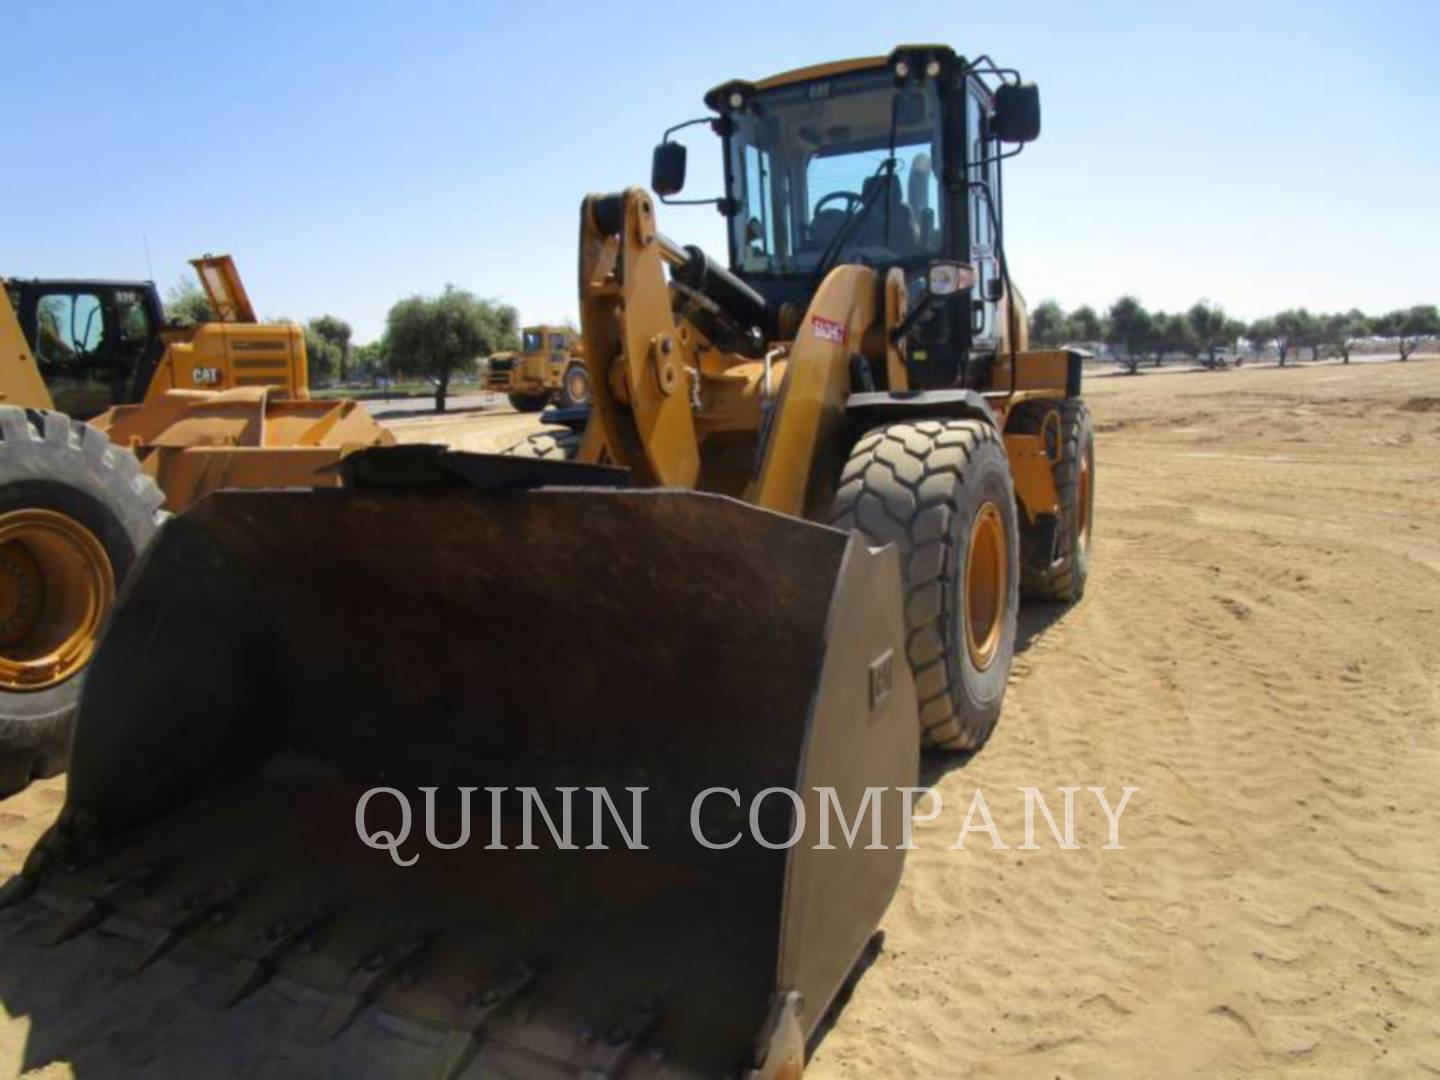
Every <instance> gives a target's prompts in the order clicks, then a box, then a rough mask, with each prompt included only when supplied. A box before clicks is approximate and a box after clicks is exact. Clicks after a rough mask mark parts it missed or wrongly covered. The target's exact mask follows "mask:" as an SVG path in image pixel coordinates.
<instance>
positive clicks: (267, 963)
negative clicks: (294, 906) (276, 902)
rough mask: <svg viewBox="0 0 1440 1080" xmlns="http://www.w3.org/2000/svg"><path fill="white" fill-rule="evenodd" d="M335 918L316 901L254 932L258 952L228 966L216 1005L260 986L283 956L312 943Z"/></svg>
mask: <svg viewBox="0 0 1440 1080" xmlns="http://www.w3.org/2000/svg"><path fill="white" fill-rule="evenodd" d="M334 917H335V909H334V908H333V907H331V906H330V905H327V904H317V905H315V906H314V907H312V908H309V909H307V910H306V911H303V912H301V913H300V914H298V915H296V916H294V917H293V918H289V919H282V920H281V921H280V922H277V923H272V924H271V925H269V926H267V927H266V928H265V929H264V930H262V931H261V932H260V934H259V935H258V938H259V941H258V955H256V956H253V957H246V958H245V959H243V960H241V961H239V962H238V963H237V964H236V965H235V966H234V967H233V968H231V969H230V974H229V976H228V977H227V978H226V980H225V988H224V990H223V991H221V994H220V997H219V1000H218V1001H217V1002H216V1006H217V1007H218V1008H221V1009H228V1008H229V1007H230V1006H232V1005H234V1004H236V1003H237V1002H240V1001H242V1000H244V999H245V998H247V997H249V996H250V995H251V994H253V993H254V992H255V991H256V990H258V989H260V987H261V986H263V985H264V984H265V983H266V982H267V981H268V980H269V979H270V977H271V976H272V975H274V974H275V970H276V968H278V967H279V966H280V962H281V961H282V960H284V959H285V957H286V955H287V954H289V953H290V952H292V951H293V950H294V949H297V948H299V947H301V946H302V945H306V944H309V943H311V942H314V941H315V940H316V938H318V937H319V935H320V932H321V931H322V930H324V929H325V927H326V925H328V924H329V923H330V921H331V920H332V919H334Z"/></svg>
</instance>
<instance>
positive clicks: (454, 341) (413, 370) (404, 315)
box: [384, 285, 520, 412]
mask: <svg viewBox="0 0 1440 1080" xmlns="http://www.w3.org/2000/svg"><path fill="white" fill-rule="evenodd" d="M519 319H520V317H519V315H518V313H517V312H516V311H515V309H514V308H513V307H511V306H510V305H509V304H502V303H500V302H499V301H497V300H483V299H480V298H479V297H477V296H475V295H474V294H473V293H470V292H467V291H466V290H464V289H457V288H456V287H455V286H454V285H446V286H445V291H444V292H442V293H441V294H440V295H439V296H411V297H409V298H408V299H405V300H401V301H400V302H399V303H397V304H396V305H395V306H394V307H392V308H391V309H390V313H389V314H388V315H387V316H386V317H385V344H384V350H385V355H386V356H387V357H389V360H390V368H391V370H392V371H394V372H397V373H399V374H405V375H423V376H425V377H426V378H428V379H429V380H430V381H431V382H432V383H434V385H435V411H436V412H444V411H445V398H446V396H447V395H448V394H449V392H450V380H451V378H452V377H453V376H454V375H455V374H456V373H457V372H460V371H465V370H469V369H471V368H473V367H474V365H475V362H476V360H478V359H479V358H480V357H482V356H489V355H490V354H491V353H495V352H500V351H501V350H504V349H514V348H516V347H517V346H518V345H519V341H518V337H517V334H516V327H517V325H518V323H519Z"/></svg>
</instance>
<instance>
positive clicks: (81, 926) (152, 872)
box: [40, 863, 160, 945]
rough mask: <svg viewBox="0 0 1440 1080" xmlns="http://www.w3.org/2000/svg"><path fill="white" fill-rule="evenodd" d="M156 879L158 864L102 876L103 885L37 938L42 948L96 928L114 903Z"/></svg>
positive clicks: (138, 891)
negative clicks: (39, 939) (83, 902)
mask: <svg viewBox="0 0 1440 1080" xmlns="http://www.w3.org/2000/svg"><path fill="white" fill-rule="evenodd" d="M159 876H160V865H159V864H158V863H142V864H141V865H139V866H135V867H131V868H130V869H129V870H124V871H120V872H117V873H112V874H109V875H107V876H106V878H105V882H104V884H102V885H101V886H100V887H99V888H98V889H96V890H95V891H94V892H93V893H92V894H91V896H90V899H89V900H87V901H86V902H85V905H84V906H83V907H81V908H80V909H79V910H77V911H75V912H72V913H71V914H69V915H67V916H65V917H64V918H63V919H61V921H60V923H59V924H58V925H57V926H55V927H54V928H53V929H52V930H51V931H50V933H48V934H46V935H45V936H44V937H42V938H41V941H40V943H41V944H42V945H60V944H63V943H64V942H66V941H69V940H70V939H71V938H73V937H78V936H79V935H80V934H83V933H84V932H85V931H86V930H89V929H91V928H93V927H96V926H99V925H100V923H102V922H104V921H105V919H106V917H107V916H108V915H109V914H110V913H111V912H112V911H114V910H115V902H116V901H117V900H119V899H120V898H121V897H122V896H124V895H125V893H127V892H132V891H133V892H136V893H140V894H142V895H143V894H144V892H145V891H146V890H147V889H148V888H149V887H150V885H152V884H153V883H154V882H155V880H156V878H158V877H159Z"/></svg>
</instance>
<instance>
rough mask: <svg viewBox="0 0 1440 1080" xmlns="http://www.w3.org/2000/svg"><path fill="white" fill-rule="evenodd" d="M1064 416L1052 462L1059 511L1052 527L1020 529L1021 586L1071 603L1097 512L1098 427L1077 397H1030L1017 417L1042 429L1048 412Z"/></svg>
mask: <svg viewBox="0 0 1440 1080" xmlns="http://www.w3.org/2000/svg"><path fill="white" fill-rule="evenodd" d="M1052 409H1053V411H1055V412H1056V413H1058V414H1059V417H1060V432H1059V454H1058V456H1057V457H1056V459H1055V463H1054V464H1053V465H1052V466H1051V475H1052V476H1053V477H1054V479H1055V492H1056V494H1057V495H1059V497H1060V515H1059V517H1058V519H1057V520H1056V521H1055V523H1054V529H1053V530H1051V529H1048V528H1046V529H1039V528H1032V529H1025V528H1023V527H1022V533H1021V544H1020V551H1021V562H1020V592H1021V595H1023V596H1024V597H1025V598H1026V599H1027V600H1052V601H1060V602H1062V603H1070V602H1073V601H1076V600H1079V599H1080V597H1081V596H1083V595H1084V593H1085V581H1086V579H1087V578H1088V577H1089V576H1090V542H1091V534H1092V526H1093V523H1094V518H1095V429H1094V425H1093V424H1092V423H1091V421H1090V409H1089V408H1088V407H1087V406H1086V404H1085V402H1083V401H1080V400H1079V399H1077V398H1066V399H1065V400H1063V401H1056V402H1035V403H1026V404H1024V405H1021V406H1020V409H1019V410H1017V416H1016V417H1015V421H1014V423H1015V424H1016V425H1017V426H1019V427H1021V430H1034V431H1039V430H1040V429H1041V427H1042V426H1043V423H1044V420H1045V417H1046V415H1047V414H1048V413H1049V412H1051V411H1052Z"/></svg>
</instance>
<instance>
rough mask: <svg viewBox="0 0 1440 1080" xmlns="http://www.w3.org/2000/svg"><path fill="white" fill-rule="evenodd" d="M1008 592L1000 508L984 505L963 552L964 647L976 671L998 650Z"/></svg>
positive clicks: (986, 664) (1002, 522)
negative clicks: (967, 545) (968, 543)
mask: <svg viewBox="0 0 1440 1080" xmlns="http://www.w3.org/2000/svg"><path fill="white" fill-rule="evenodd" d="M1009 592H1010V559H1009V545H1008V544H1007V543H1006V537H1005V521H1004V519H1003V518H1001V516H1000V508H999V507H998V506H996V505H995V504H994V503H993V502H987V503H986V504H985V505H984V506H982V507H980V512H979V513H978V514H976V515H975V521H974V524H972V525H971V526H970V545H969V547H968V548H967V550H966V552H965V611H964V623H965V647H966V648H967V649H968V650H969V653H970V662H971V663H972V664H974V665H975V667H976V668H977V669H978V670H980V671H984V670H985V669H986V668H988V667H989V666H990V663H991V661H993V660H994V659H995V654H996V653H997V652H999V651H1000V638H1001V636H1002V635H1003V634H1004V631H1005V603H1006V598H1007V597H1008V596H1009Z"/></svg>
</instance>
